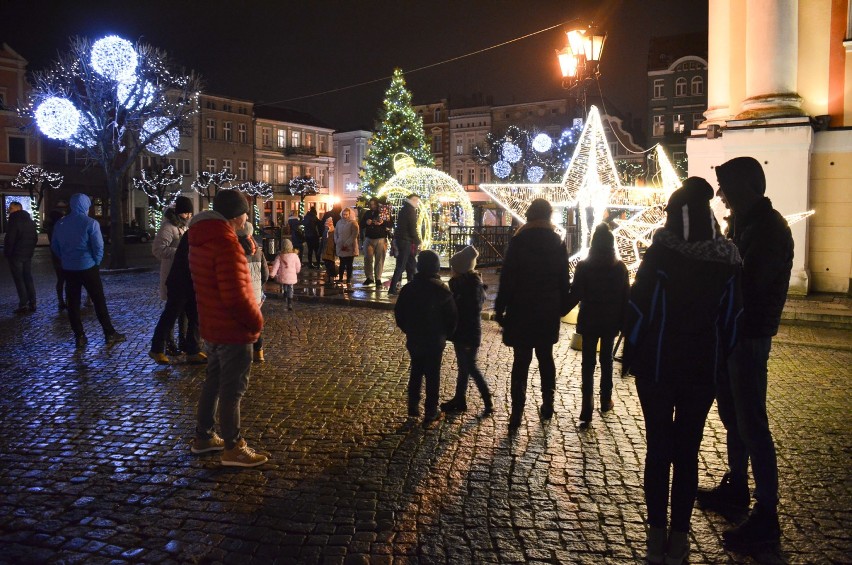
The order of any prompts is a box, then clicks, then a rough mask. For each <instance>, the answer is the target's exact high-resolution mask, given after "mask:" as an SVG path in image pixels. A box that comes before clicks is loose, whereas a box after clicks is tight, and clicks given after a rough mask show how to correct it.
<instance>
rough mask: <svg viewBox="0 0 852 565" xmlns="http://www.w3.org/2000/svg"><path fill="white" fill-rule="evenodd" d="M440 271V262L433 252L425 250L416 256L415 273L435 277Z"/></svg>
mask: <svg viewBox="0 0 852 565" xmlns="http://www.w3.org/2000/svg"><path fill="white" fill-rule="evenodd" d="M440 269H441V260H440V259H439V258H438V254H437V253H435V252H434V251H431V250H429V249H426V250H424V251H421V252H420V253H418V254H417V272H418V273H423V274H424V275H427V276H431V275H437V274H438V271H439V270H440Z"/></svg>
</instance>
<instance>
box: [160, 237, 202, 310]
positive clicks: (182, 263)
mask: <svg viewBox="0 0 852 565" xmlns="http://www.w3.org/2000/svg"><path fill="white" fill-rule="evenodd" d="M166 292H167V293H168V296H170V297H172V298H179V297H185V298H189V297H193V298H194V297H195V289H194V288H193V286H192V275H191V274H190V272H189V235H188V232H187V233H185V234H183V235H182V236H181V238H180V241H179V242H178V246H177V249H176V250H175V257H174V260H173V262H172V268H171V269H169V275H168V276H167V277H166Z"/></svg>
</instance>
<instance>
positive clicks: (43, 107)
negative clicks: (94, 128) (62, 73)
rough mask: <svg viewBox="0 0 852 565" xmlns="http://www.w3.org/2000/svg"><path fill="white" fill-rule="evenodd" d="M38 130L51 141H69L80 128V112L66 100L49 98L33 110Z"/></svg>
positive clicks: (55, 97) (54, 97)
mask: <svg viewBox="0 0 852 565" xmlns="http://www.w3.org/2000/svg"><path fill="white" fill-rule="evenodd" d="M35 119H36V124H37V125H38V129H40V130H41V132H42V133H43V134H44V135H46V136H47V137H49V138H51V139H69V138H70V137H71V136H73V135H74V134H75V133H77V130H78V129H79V128H80V112H79V111H78V110H77V108H75V107H74V104H72V103H71V101H70V100H68V99H67V98H60V97H58V96H51V97H50V98H46V99H45V100H44V101H43V102H42V103H41V104H39V105H38V107H37V108H36V110H35Z"/></svg>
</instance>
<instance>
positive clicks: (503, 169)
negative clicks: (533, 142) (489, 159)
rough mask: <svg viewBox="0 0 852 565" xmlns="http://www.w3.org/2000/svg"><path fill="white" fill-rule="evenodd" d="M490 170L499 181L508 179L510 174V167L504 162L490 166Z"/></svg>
mask: <svg viewBox="0 0 852 565" xmlns="http://www.w3.org/2000/svg"><path fill="white" fill-rule="evenodd" d="M491 168H492V169H493V170H494V174H495V175H497V177H498V178H501V179H504V178H506V177H508V176H509V174H510V173H511V172H512V165H510V164H509V163H507V162H506V161H497V162H496V163H494V165H492V166H491Z"/></svg>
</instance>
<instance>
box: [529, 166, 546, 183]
mask: <svg viewBox="0 0 852 565" xmlns="http://www.w3.org/2000/svg"><path fill="white" fill-rule="evenodd" d="M543 176H544V169H542V168H541V167H539V166H538V165H534V166H532V167H530V168H529V169H527V180H528V181H530V182H538V181H540V180H541V178H542V177H543Z"/></svg>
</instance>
